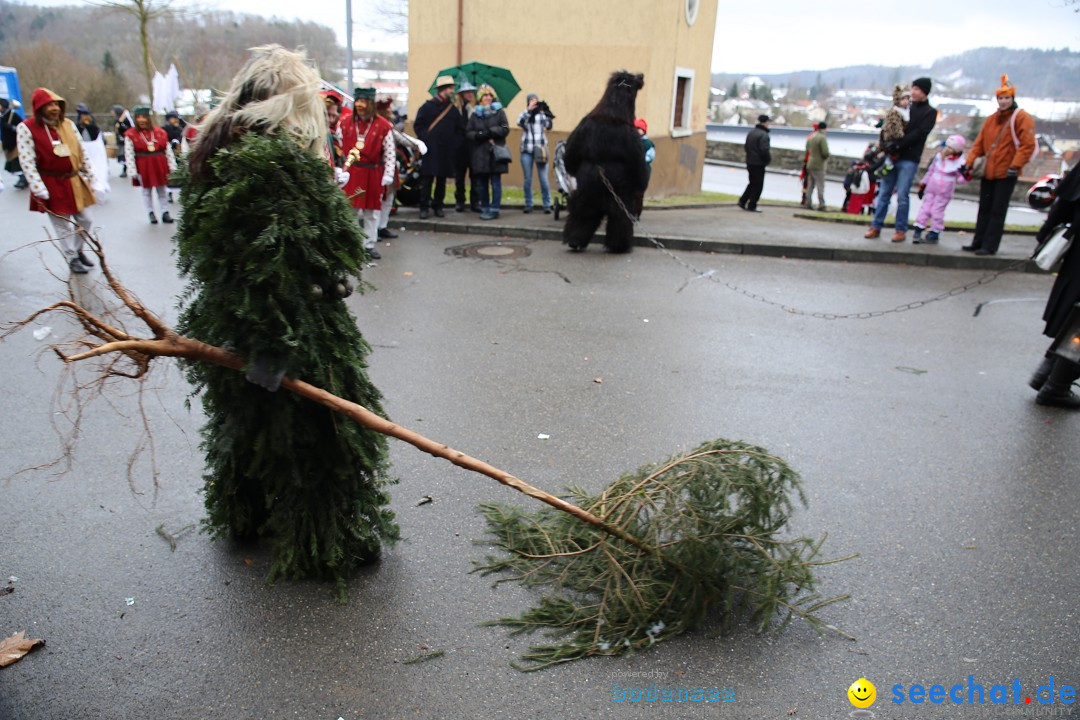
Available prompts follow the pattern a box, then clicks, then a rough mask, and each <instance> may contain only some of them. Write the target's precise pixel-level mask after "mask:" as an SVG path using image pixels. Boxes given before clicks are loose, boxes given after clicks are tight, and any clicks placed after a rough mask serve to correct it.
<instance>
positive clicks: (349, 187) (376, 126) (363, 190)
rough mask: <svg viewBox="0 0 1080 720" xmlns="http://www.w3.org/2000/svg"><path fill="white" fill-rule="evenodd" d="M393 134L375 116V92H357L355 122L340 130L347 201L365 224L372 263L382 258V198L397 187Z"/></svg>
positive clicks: (365, 245)
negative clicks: (379, 241)
mask: <svg viewBox="0 0 1080 720" xmlns="http://www.w3.org/2000/svg"><path fill="white" fill-rule="evenodd" d="M393 131H394V126H393V125H391V124H390V121H389V120H387V119H386V118H384V117H382V116H381V115H379V114H377V113H376V112H375V88H373V87H366V88H356V89H355V91H354V92H353V113H352V119H351V121H350V122H348V123H347V124H346V125H345V126H344V127H343V128H342V129H341V139H342V148H343V149H344V150H345V169H346V170H348V171H349V182H348V183H347V184H346V185H345V197H347V198H349V199H350V200H351V201H352V206H353V207H354V208H356V210H357V213H356V215H357V220H358V221H359V222H361V223H363V224H364V235H366V236H367V237H366V238H365V239H364V249H365V250H367V254H368V256H370V257H371V259H373V260H379V259H381V258H382V256H381V255H380V254H379V251H378V250H376V249H375V242H376V239H377V237H378V234H379V217H380V213H381V211H382V202H383V195H384V194H385V193H386V189H387V188H388V187H390V186H391V185H392V184H393V183H394V170H395V169H396V168H397V157H396V155H395V154H394V138H393Z"/></svg>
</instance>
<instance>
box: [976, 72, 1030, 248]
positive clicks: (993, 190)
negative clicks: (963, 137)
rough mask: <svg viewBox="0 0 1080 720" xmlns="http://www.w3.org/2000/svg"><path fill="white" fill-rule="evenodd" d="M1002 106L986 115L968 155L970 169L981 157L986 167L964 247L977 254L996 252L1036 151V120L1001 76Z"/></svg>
mask: <svg viewBox="0 0 1080 720" xmlns="http://www.w3.org/2000/svg"><path fill="white" fill-rule="evenodd" d="M996 94H997V104H998V109H997V112H995V113H994V114H993V115H991V116H990V117H988V118H986V122H984V123H983V126H982V129H980V130H979V136H978V137H976V138H975V142H974V144H972V146H971V152H969V153H968V156H967V163H966V164H967V167H968V168H970V167H972V166H973V165H974V164H975V161H976V160H977V159H979V158H981V157H985V158H986V170H985V172H984V174H983V178H982V181H981V183H980V184H979V215H978V217H977V218H976V220H975V235H974V237H973V238H972V240H971V244H970V245H964V246H963V249H964V250H967V251H969V252H974V253H975V254H976V255H994V254H995V253H997V251H998V247H999V246H1000V245H1001V235H1002V234H1003V233H1004V232H1005V214H1006V213H1007V212H1008V210H1009V199H1010V198H1011V197H1012V193H1013V189H1015V188H1016V180H1017V178H1018V177H1019V176H1020V171H1021V170H1023V169H1024V165H1026V164H1027V161H1028V160H1030V159H1031V156H1032V154H1033V153H1034V152H1035V119H1034V118H1032V117H1031V115H1029V114H1028V113H1026V112H1024V111H1023V110H1021V109H1020V107H1019V106H1018V105H1017V104H1016V88H1015V87H1013V84H1012V83H1010V82H1009V76H1008V75H1002V76H1001V87H1000V88H998V90H997V93H996Z"/></svg>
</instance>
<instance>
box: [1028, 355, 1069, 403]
mask: <svg viewBox="0 0 1080 720" xmlns="http://www.w3.org/2000/svg"><path fill="white" fill-rule="evenodd" d="M1078 377H1080V365H1076V364H1074V363H1071V362H1069V361H1068V360H1064V359H1062V358H1057V359H1056V360H1055V361H1054V369H1053V370H1051V371H1050V377H1048V378H1047V379H1046V384H1045V385H1043V387H1042V390H1040V391H1039V394H1038V395H1036V396H1035V402H1036V403H1038V404H1039V405H1050V406H1053V407H1060V408H1068V409H1070V410H1080V396H1078V395H1077V394H1076V393H1074V392H1073V391H1072V384H1073V382H1074V381H1075V380H1076V379H1077V378H1078Z"/></svg>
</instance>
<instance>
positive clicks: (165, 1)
mask: <svg viewBox="0 0 1080 720" xmlns="http://www.w3.org/2000/svg"><path fill="white" fill-rule="evenodd" d="M173 1H174V0H87V2H89V3H90V4H91V5H94V6H96V7H100V8H106V9H109V10H115V11H117V12H121V13H124V14H125V15H130V16H131V17H133V18H135V20H136V21H137V22H138V23H139V43H140V45H141V46H142V66H143V74H144V75H145V76H146V91H147V97H149V98H150V100H151V102H152V101H153V99H154V62H153V60H151V59H150V30H149V27H150V23H151V22H153V21H154V20H158V19H161V18H166V17H171V16H173V15H175V14H176V12H177V11H176V10H175V9H174V8H173V7H172V4H173Z"/></svg>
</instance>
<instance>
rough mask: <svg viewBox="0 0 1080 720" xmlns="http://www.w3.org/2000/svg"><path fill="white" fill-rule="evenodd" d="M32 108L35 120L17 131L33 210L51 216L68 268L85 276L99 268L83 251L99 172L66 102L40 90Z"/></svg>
mask: <svg viewBox="0 0 1080 720" xmlns="http://www.w3.org/2000/svg"><path fill="white" fill-rule="evenodd" d="M30 104H31V107H32V108H33V112H34V115H33V117H32V118H30V119H29V120H27V121H26V122H23V123H20V124H19V126H18V127H17V128H16V131H15V132H16V143H17V147H18V149H19V164H20V165H21V166H22V169H23V172H24V173H25V174H26V180H27V182H28V183H29V185H30V209H31V210H32V211H37V212H43V213H48V214H49V219H50V220H51V221H52V225H53V229H54V230H55V231H56V235H57V237H58V238H59V240H60V246H61V249H62V250H63V252H64V258H65V259H66V260H67V261H68V267H69V268H70V269H71V272H73V273H79V274H84V273H87V272H89V269H90V268H91V267H93V265H94V263H93V261H92V260H91V259H90V257H89V256H88V255H87V254H86V253H85V252H83V249H82V248H83V243H84V242H85V240H86V236H87V235H86V234H87V232H88V231H89V230H90V226H91V222H90V215H89V214H88V213H87V211H86V208H88V207H89V206H91V205H93V204H94V191H93V190H91V188H92V187H93V185H94V171H93V168H92V167H91V166H90V162H89V160H88V159H87V158H86V154H85V153H84V152H83V145H82V138H81V137H79V131H78V130H77V129H76V128H75V123H73V122H71V121H70V120H68V119H67V118H65V117H64V111H65V110H66V109H67V102H66V101H65V100H64V98H62V97H60V96H59V95H57V94H56V93H54V92H53V91H52V90H49V89H48V88H43V87H39V88H37V89H36V90H34V93H33V95H31V97H30ZM104 172H108V169H107V168H105V169H104ZM73 227H74V229H73Z"/></svg>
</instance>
